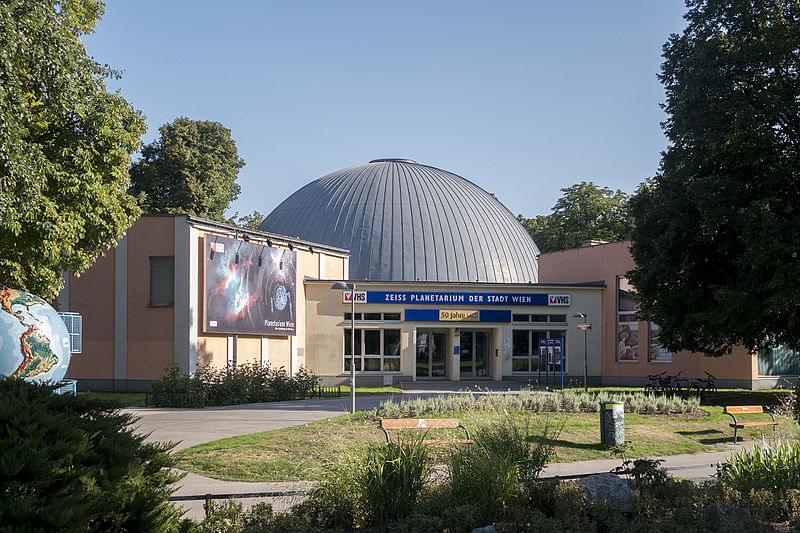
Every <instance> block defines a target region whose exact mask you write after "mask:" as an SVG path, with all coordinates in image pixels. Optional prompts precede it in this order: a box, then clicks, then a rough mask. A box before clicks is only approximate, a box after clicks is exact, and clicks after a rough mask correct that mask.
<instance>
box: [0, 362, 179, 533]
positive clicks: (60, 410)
mask: <svg viewBox="0 0 800 533" xmlns="http://www.w3.org/2000/svg"><path fill="white" fill-rule="evenodd" d="M52 389H53V387H50V386H47V385H36V384H31V383H28V382H25V381H22V380H19V379H15V378H3V379H0V524H1V525H2V527H5V528H9V529H14V528H16V529H19V530H25V531H30V530H43V531H73V530H80V531H167V532H169V531H178V530H180V529H181V528H183V527H186V526H187V523H185V522H182V521H181V520H180V513H179V512H178V511H177V510H176V509H175V507H173V506H172V504H170V502H169V496H170V494H171V489H170V485H171V484H172V483H174V482H176V481H178V480H179V479H180V478H181V476H180V475H177V474H175V473H174V471H173V470H170V468H172V467H174V466H175V460H174V459H173V457H172V456H171V455H170V453H169V450H170V449H171V448H172V446H173V445H171V444H151V443H146V442H144V437H143V436H141V435H137V434H134V433H133V429H132V427H131V424H132V423H134V422H135V419H134V418H133V417H132V416H130V415H127V414H123V413H120V412H119V411H118V410H117V408H116V407H115V405H114V404H113V403H110V402H108V401H105V400H98V399H93V398H87V397H86V396H72V395H63V396H59V395H54V394H52ZM0 529H2V528H0Z"/></svg>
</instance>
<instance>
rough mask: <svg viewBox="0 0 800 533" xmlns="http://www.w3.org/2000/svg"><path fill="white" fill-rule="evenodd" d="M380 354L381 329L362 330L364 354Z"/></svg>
mask: <svg viewBox="0 0 800 533" xmlns="http://www.w3.org/2000/svg"><path fill="white" fill-rule="evenodd" d="M380 354H381V330H379V329H365V330H364V355H367V356H369V355H380Z"/></svg>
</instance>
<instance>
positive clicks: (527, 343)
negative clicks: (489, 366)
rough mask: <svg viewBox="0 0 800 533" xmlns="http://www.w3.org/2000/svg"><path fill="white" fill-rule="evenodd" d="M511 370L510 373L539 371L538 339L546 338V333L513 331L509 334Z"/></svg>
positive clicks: (524, 330)
mask: <svg viewBox="0 0 800 533" xmlns="http://www.w3.org/2000/svg"><path fill="white" fill-rule="evenodd" d="M511 335H512V343H511V344H512V350H511V370H512V372H518V373H525V372H538V371H539V339H543V338H547V332H546V331H534V330H530V329H515V330H513V331H512V332H511Z"/></svg>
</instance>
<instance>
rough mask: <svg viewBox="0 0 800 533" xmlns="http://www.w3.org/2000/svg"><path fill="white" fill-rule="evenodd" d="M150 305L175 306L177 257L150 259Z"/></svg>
mask: <svg viewBox="0 0 800 533" xmlns="http://www.w3.org/2000/svg"><path fill="white" fill-rule="evenodd" d="M150 305H155V306H166V307H168V306H172V305H175V257H173V256H162V257H151V258H150Z"/></svg>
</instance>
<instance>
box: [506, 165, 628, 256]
mask: <svg viewBox="0 0 800 533" xmlns="http://www.w3.org/2000/svg"><path fill="white" fill-rule="evenodd" d="M561 192H563V193H564V194H563V195H562V196H561V198H559V199H558V201H557V202H556V205H555V206H554V207H553V209H552V210H551V212H550V214H549V215H537V216H535V217H533V218H530V219H525V218H523V217H522V216H520V217H519V218H520V222H522V224H523V225H524V226H525V228H526V229H527V230H528V233H530V234H531V237H533V240H534V241H535V242H536V245H537V246H538V247H539V250H541V252H542V253H547V252H552V251H554V250H564V249H567V248H575V247H577V246H580V245H581V243H582V242H585V241H588V240H592V239H597V240H603V241H619V240H623V239H627V238H629V237H630V233H631V219H630V217H629V215H628V195H627V194H625V193H624V192H622V191H619V190H617V191H613V190H611V189H609V188H607V187H599V186H597V185H595V184H594V183H592V182H585V181H584V182H581V183H577V184H575V185H572V186H570V187H567V188H565V189H561Z"/></svg>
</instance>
